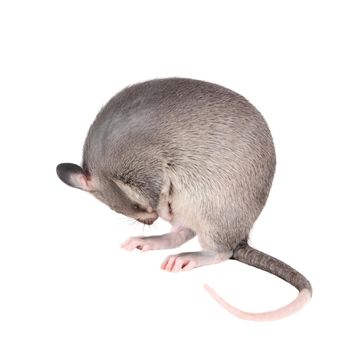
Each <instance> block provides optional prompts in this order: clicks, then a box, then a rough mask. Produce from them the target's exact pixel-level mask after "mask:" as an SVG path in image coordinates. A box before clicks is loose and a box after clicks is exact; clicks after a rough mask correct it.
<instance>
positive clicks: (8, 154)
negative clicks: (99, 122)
mask: <svg viewBox="0 0 350 350" xmlns="http://www.w3.org/2000/svg"><path fill="white" fill-rule="evenodd" d="M346 5H347V4H346V1H343V2H342V1H328V2H327V1H289V2H287V1H241V2H237V1H227V2H225V1H212V2H207V1H173V2H169V1H139V2H136V1H124V2H118V1H110V2H106V1H95V2H91V1H81V2H78V1H56V2H54V1H42V2H40V1H2V2H1V5H0V35H1V43H0V45H1V48H0V49H1V54H0V60H1V65H0V70H1V71H0V89H1V91H0V98H1V100H0V118H1V129H0V130H1V137H0V142H1V145H0V146H1V147H0V150H1V163H0V166H1V207H2V208H1V221H0V225H1V227H0V230H1V241H0V284H1V286H0V287H1V288H0V293H1V296H0V323H1V325H0V348H1V349H2V350H9V349H50V350H51V349H67V350H68V349H74V350H77V349H84V350H86V349H106V350H108V349H137V348H146V349H190V348H196V349H201V348H205V349H217V348H225V349H238V348H239V349H253V348H259V349H296V348H304V347H305V348H320V347H321V346H324V347H331V348H337V349H345V348H349V345H350V344H349V340H348V335H347V334H346V333H348V330H349V325H348V322H349V320H348V316H349V311H350V310H349V309H350V308H349V297H350V296H349V295H350V293H349V292H350V289H349V287H348V282H349V261H348V258H349V256H348V255H349V254H348V251H349V249H348V242H349V233H350V231H349V223H348V215H349V214H348V213H349V195H350V191H349V175H350V174H349V150H350V147H349V146H350V143H349V127H348V120H349V116H350V115H349V112H350V108H349V78H350V74H349V62H350V57H349V56H350V55H349V42H350V41H349V32H350V26H349V10H348V9H347V8H346ZM168 76H181V77H191V78H197V79H202V80H208V81H212V82H215V83H218V84H221V85H224V86H226V87H228V88H231V89H233V90H235V91H237V92H239V93H241V94H243V95H244V96H246V97H247V98H248V99H249V100H250V101H251V102H252V103H253V104H254V105H255V106H256V107H257V108H258V109H259V110H260V111H261V112H262V114H263V115H264V116H265V118H266V120H267V121H268V123H269V126H270V128H271V131H272V134H273V136H274V140H275V145H276V151H277V157H278V166H277V173H276V177H275V181H274V184H273V189H272V192H271V195H270V198H269V200H268V203H267V206H266V208H265V210H264V212H263V214H262V215H261V217H260V218H259V220H258V222H257V223H256V225H255V227H254V230H253V232H252V235H251V244H252V245H253V246H255V247H257V248H259V249H261V250H264V251H266V252H268V253H270V254H272V255H274V256H276V257H278V258H280V259H282V260H284V261H286V262H287V263H289V264H291V265H292V266H293V267H295V268H297V269H298V270H300V271H301V272H302V273H304V274H305V275H306V276H307V277H308V278H309V279H310V281H311V282H312V284H313V288H314V296H313V299H312V301H311V303H310V304H309V305H307V307H305V308H304V309H303V310H302V311H301V312H299V313H298V314H296V315H294V316H292V317H290V318H287V319H285V320H282V321H278V322H272V323H252V322H247V321H242V320H239V319H237V318H235V317H234V316H232V315H231V314H229V313H227V312H226V311H225V310H223V309H222V308H221V307H220V306H219V305H218V304H216V302H215V301H214V300H212V299H211V298H210V296H209V295H207V294H206V292H205V290H204V289H203V287H202V284H203V283H205V282H207V283H209V284H210V285H212V286H213V287H214V288H215V289H216V290H217V291H218V292H219V293H220V294H221V295H223V296H224V297H225V298H226V299H227V300H228V301H230V302H231V303H232V304H234V305H235V306H238V307H240V308H243V309H245V310H249V311H266V310H270V309H272V308H275V307H280V306H282V305H284V304H286V303H287V302H289V301H291V300H292V299H293V298H294V297H295V296H296V294H297V293H296V291H295V290H294V288H292V287H291V286H289V285H288V284H286V283H284V282H283V281H281V280H279V279H277V278H275V277H274V276H271V275H269V274H266V273H264V272H261V271H258V270H256V269H253V268H251V267H248V266H244V265H243V264H240V263H238V262H232V261H228V262H225V263H222V264H220V265H216V266H208V267H202V268H200V269H197V270H193V271H191V272H186V273H179V274H169V273H166V272H163V271H161V270H160V269H159V266H160V264H161V262H162V261H163V259H164V258H165V257H166V256H167V254H168V253H171V252H169V251H160V252H149V253H144V254H142V253H139V252H132V253H127V252H124V251H121V250H120V249H119V245H120V243H122V242H123V241H124V240H125V239H126V238H127V237H128V236H129V235H137V234H142V231H143V227H142V225H138V224H135V225H130V224H129V223H127V222H126V220H125V218H123V217H122V216H118V215H116V214H115V213H113V212H112V211H111V210H109V209H108V208H107V207H105V206H104V205H103V204H100V203H99V202H98V201H96V200H95V199H94V198H93V197H91V196H90V195H88V194H85V193H83V192H81V191H78V190H74V189H71V188H69V187H67V186H65V185H64V184H63V183H62V182H60V181H59V179H58V178H57V177H56V173H55V167H56V164H58V163H60V162H76V163H80V160H81V153H82V145H83V141H84V138H85V135H86V133H87V130H88V128H89V126H90V124H91V122H92V121H93V119H94V116H95V115H96V113H97V112H98V110H99V109H100V108H101V106H102V105H103V104H104V103H105V102H106V101H107V100H108V99H109V98H110V97H111V96H112V95H113V94H115V93H116V92H117V91H118V90H120V89H121V88H123V87H125V86H126V85H129V84H132V83H135V82H139V81H143V80H147V79H151V78H156V77H168ZM167 230H168V226H167V224H165V223H161V222H157V223H155V224H154V226H153V227H152V228H151V229H149V228H146V229H145V232H144V233H145V234H150V233H153V234H157V233H159V234H160V233H164V232H166V231H167ZM198 248H199V247H198V243H196V242H195V241H194V242H191V243H188V244H187V245H186V246H184V247H181V248H179V249H178V250H177V251H186V250H190V249H198Z"/></svg>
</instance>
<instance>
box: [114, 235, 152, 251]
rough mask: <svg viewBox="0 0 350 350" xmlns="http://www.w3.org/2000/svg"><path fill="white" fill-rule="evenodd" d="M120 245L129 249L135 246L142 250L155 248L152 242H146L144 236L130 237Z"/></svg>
mask: <svg viewBox="0 0 350 350" xmlns="http://www.w3.org/2000/svg"><path fill="white" fill-rule="evenodd" d="M152 243H153V244H152ZM120 247H121V248H123V249H125V250H129V251H131V250H134V249H135V248H136V249H139V250H141V251H142V252H146V251H148V250H152V249H157V248H156V246H155V244H154V242H147V240H146V237H130V238H129V239H127V240H126V241H125V242H124V243H122V244H121V245H120Z"/></svg>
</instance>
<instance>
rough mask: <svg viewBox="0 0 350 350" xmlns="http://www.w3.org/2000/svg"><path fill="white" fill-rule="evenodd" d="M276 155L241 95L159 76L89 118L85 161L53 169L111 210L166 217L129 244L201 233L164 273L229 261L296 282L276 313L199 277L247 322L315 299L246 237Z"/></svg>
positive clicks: (160, 244)
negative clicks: (240, 302) (248, 306)
mask: <svg viewBox="0 0 350 350" xmlns="http://www.w3.org/2000/svg"><path fill="white" fill-rule="evenodd" d="M275 166H276V155H275V148H274V143H273V139H272V136H271V133H270V130H269V128H268V125H267V123H266V121H265V119H264V118H263V116H262V115H261V113H260V112H259V111H258V110H257V109H256V108H255V107H254V106H253V105H252V104H251V103H250V102H248V100H247V99H245V98H244V97H243V96H241V95H239V94H237V93H235V92H233V91H231V90H229V89H227V88H225V87H222V86H219V85H216V84H213V83H209V82H204V81H200V80H194V79H185V78H168V79H155V80H150V81H146V82H142V83H138V84H135V85H131V86H129V87H126V88H125V89H123V90H122V91H121V92H119V93H117V94H116V95H115V96H114V97H112V98H111V99H110V100H109V102H108V103H107V104H106V105H104V106H103V107H102V109H101V110H100V112H99V113H98V114H97V117H96V119H95V121H94V122H93V124H92V125H91V127H90V129H89V131H88V135H87V138H86V140H85V144H84V149H83V161H82V165H81V166H79V165H76V164H72V163H62V164H59V165H58V166H57V169H56V170H57V174H58V177H59V178H60V179H61V180H62V181H63V182H64V183H66V184H67V185H69V186H72V187H76V188H79V189H81V190H84V191H86V192H88V193H91V194H92V195H93V196H95V197H96V198H97V199H98V200H100V201H102V202H103V203H105V204H106V205H107V206H109V207H110V208H111V209H112V210H114V211H115V212H117V213H120V214H123V215H125V216H128V217H130V218H133V219H135V220H137V221H138V222H141V223H143V224H146V225H152V224H153V222H154V221H155V220H156V219H157V218H158V217H160V218H162V219H164V220H166V221H168V222H169V223H170V224H171V225H172V229H171V231H170V232H169V233H166V234H164V235H160V236H148V237H130V238H129V239H128V240H127V241H126V242H124V243H123V244H122V245H121V247H122V248H124V249H126V250H129V251H131V250H133V249H139V250H141V251H149V250H154V249H170V248H175V247H178V246H180V245H181V244H183V243H185V242H186V241H188V240H190V239H192V238H193V237H195V236H197V237H198V241H199V243H200V246H201V247H202V250H201V251H197V252H185V253H180V254H175V255H170V256H168V257H167V258H166V259H165V260H164V262H163V263H162V265H161V268H162V269H163V270H165V271H169V272H179V271H188V270H191V269H193V268H196V267H199V266H204V265H209V264H217V263H220V262H223V261H226V260H228V259H232V260H238V261H240V262H242V263H245V264H248V265H251V266H253V267H256V268H259V269H262V270H265V271H267V272H269V273H272V274H274V275H276V276H277V277H280V278H282V279H283V280H285V281H286V282H288V283H290V284H291V285H293V286H294V287H295V288H297V289H298V291H299V293H298V296H297V297H296V298H295V300H294V301H292V302H291V303H290V304H288V305H286V306H284V307H282V308H280V309H277V310H273V311H268V312H263V313H251V312H246V311H242V310H239V309H237V308H236V307H234V306H232V305H230V304H229V303H228V302H226V301H225V300H224V299H223V298H221V297H220V296H219V295H218V294H217V293H216V292H215V291H214V290H213V289H212V288H211V287H209V286H208V285H205V288H206V290H207V291H208V292H209V293H210V295H211V296H212V297H213V298H214V299H215V300H216V301H217V302H219V303H220V304H221V305H222V306H223V307H224V308H225V309H226V310H228V311H229V312H231V313H232V314H234V315H236V316H238V317H240V318H243V319H247V320H256V321H269V320H277V319H281V318H283V317H286V316H288V315H290V314H292V313H294V312H296V311H297V310H299V309H300V308H301V307H303V306H304V305H305V304H306V303H307V302H308V301H309V300H310V298H311V295H312V287H311V284H310V282H309V281H308V280H307V279H306V278H305V277H304V276H303V275H302V274H300V273H299V272H298V271H296V270H295V269H293V268H292V267H290V266H289V265H287V264H285V263H284V262H282V261H280V260H278V259H276V258H274V257H271V256H269V255H267V254H265V253H263V252H261V251H258V250H256V249H255V248H253V247H251V246H250V245H249V244H248V238H249V233H250V231H251V229H252V226H253V224H254V222H255V221H256V219H257V218H258V216H259V214H260V213H261V211H262V209H263V207H264V206H265V203H266V200H267V197H268V194H269V192H270V188H271V184H272V180H273V177H274V173H275Z"/></svg>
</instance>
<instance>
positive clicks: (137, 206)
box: [133, 204, 141, 210]
mask: <svg viewBox="0 0 350 350" xmlns="http://www.w3.org/2000/svg"><path fill="white" fill-rule="evenodd" d="M133 208H134V209H135V210H141V208H140V206H139V205H138V204H134V205H133Z"/></svg>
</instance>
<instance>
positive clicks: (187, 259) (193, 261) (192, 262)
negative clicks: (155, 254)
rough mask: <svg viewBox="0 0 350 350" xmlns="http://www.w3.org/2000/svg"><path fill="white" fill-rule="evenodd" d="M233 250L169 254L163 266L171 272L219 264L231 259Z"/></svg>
mask: <svg viewBox="0 0 350 350" xmlns="http://www.w3.org/2000/svg"><path fill="white" fill-rule="evenodd" d="M231 256H232V252H231V251H230V252H224V253H217V252H210V251H201V252H193V253H180V254H176V255H169V256H168V257H167V258H166V259H165V260H164V262H163V264H162V265H161V268H162V269H163V270H165V271H169V272H179V271H188V270H191V269H193V268H195V267H199V266H203V265H211V264H218V263H220V262H222V261H225V260H227V259H229V258H230V257H231Z"/></svg>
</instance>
